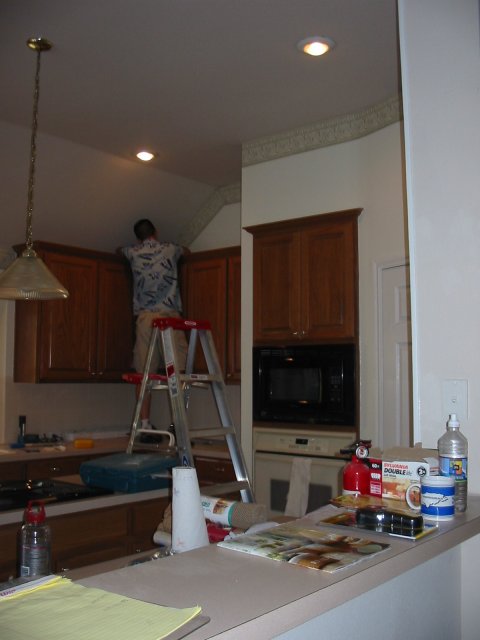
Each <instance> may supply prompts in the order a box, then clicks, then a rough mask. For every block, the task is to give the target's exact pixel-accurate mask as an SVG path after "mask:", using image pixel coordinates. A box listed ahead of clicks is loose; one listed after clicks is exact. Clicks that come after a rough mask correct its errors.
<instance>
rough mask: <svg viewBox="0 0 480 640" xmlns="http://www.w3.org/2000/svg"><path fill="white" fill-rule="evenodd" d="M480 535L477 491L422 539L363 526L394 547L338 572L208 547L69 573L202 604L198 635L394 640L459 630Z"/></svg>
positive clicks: (152, 596)
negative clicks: (464, 570)
mask: <svg viewBox="0 0 480 640" xmlns="http://www.w3.org/2000/svg"><path fill="white" fill-rule="evenodd" d="M325 509H332V507H327V508H325V507H324V508H322V510H319V511H318V512H315V513H314V514H311V515H309V516H306V517H305V518H304V519H302V522H303V523H304V524H308V523H309V522H311V521H312V520H313V521H317V520H319V519H320V517H322V516H321V514H325ZM323 517H324V515H323ZM335 529H336V530H337V531H339V530H340V531H341V532H342V533H345V528H341V527H336V528H335ZM478 533H480V497H478V496H469V506H468V510H467V512H466V513H464V514H460V515H457V516H456V517H455V518H454V519H453V520H452V521H449V522H442V523H440V526H439V530H438V531H437V532H435V533H433V534H430V535H429V536H426V537H425V538H422V539H420V540H417V541H412V540H405V539H400V538H395V537H392V536H386V535H383V534H375V533H374V532H363V533H362V535H363V537H368V538H370V539H372V540H381V541H383V542H388V543H389V544H390V548H389V549H388V550H386V551H384V552H382V553H380V554H378V555H377V556H375V557H373V558H369V559H365V560H364V561H362V562H360V563H358V564H357V565H355V566H353V567H351V568H347V569H343V570H340V571H338V572H336V573H335V574H328V573H325V572H322V571H315V570H311V569H306V568H304V567H299V566H294V565H289V564H286V563H281V562H275V561H273V560H269V559H264V558H259V557H253V556H249V555H247V554H243V553H239V552H236V551H231V550H227V549H222V548H220V547H217V546H216V545H210V546H209V547H206V548H202V549H196V550H194V551H190V552H187V553H183V554H179V555H176V556H170V557H167V558H163V559H161V560H156V561H152V562H146V563H143V564H138V565H136V566H130V567H125V566H124V565H125V561H123V568H115V567H119V566H122V564H121V563H122V561H118V560H117V561H114V562H113V563H103V565H100V566H99V567H98V568H97V569H98V570H99V571H103V573H100V574H99V575H93V576H92V575H91V574H92V573H93V572H95V571H96V568H95V567H90V568H85V569H80V570H78V571H75V572H72V574H71V577H72V578H74V579H78V580H79V582H80V583H81V584H84V585H86V586H91V587H98V588H102V589H105V590H107V591H112V592H115V593H119V594H123V595H126V596H130V597H133V598H137V599H140V600H145V601H149V602H156V603H159V604H162V605H166V606H173V607H190V606H193V605H195V604H199V605H200V606H201V607H202V612H203V613H204V614H205V615H207V616H209V617H210V619H211V620H210V622H209V623H208V624H207V625H205V626H204V627H202V628H200V629H198V630H196V631H194V632H193V633H192V634H191V635H189V638H191V640H205V639H206V638H213V637H215V638H222V639H224V640H227V639H238V638H240V637H242V638H244V637H246V638H248V637H252V638H255V639H256V640H260V639H262V638H263V639H269V638H274V637H275V638H285V639H287V638H289V639H290V638H292V639H293V638H295V639H298V640H300V639H301V640H308V639H309V638H311V639H312V640H313V639H314V638H315V639H316V638H319V637H325V638H326V637H328V638H329V639H330V640H336V639H338V640H340V639H343V638H344V637H345V635H346V634H347V633H351V634H353V635H354V637H355V638H356V640H363V639H365V640H371V638H372V637H380V636H384V635H385V634H387V635H388V637H389V640H396V639H398V640H400V639H403V638H405V636H407V635H408V636H409V637H411V638H415V639H417V638H424V639H425V640H429V639H430V638H436V639H437V640H447V639H450V638H454V637H457V638H459V637H461V610H460V604H461V603H460V579H461V574H460V571H461V569H460V564H461V562H460V560H461V559H460V545H461V544H462V543H463V542H464V541H466V540H468V539H469V538H471V537H473V536H475V535H477V534H478ZM108 568H111V569H114V570H112V571H107V570H108ZM89 571H90V577H85V576H88V575H89ZM104 571H107V572H104ZM132 640H134V639H133V638H132Z"/></svg>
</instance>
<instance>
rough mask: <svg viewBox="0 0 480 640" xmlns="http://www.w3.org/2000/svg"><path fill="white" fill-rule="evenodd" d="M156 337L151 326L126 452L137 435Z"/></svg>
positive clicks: (130, 449)
mask: <svg viewBox="0 0 480 640" xmlns="http://www.w3.org/2000/svg"><path fill="white" fill-rule="evenodd" d="M157 338H158V329H157V327H153V328H152V335H151V337H150V344H149V345H148V351H147V357H146V360H145V371H144V372H143V378H142V383H141V385H140V391H139V393H138V397H137V403H136V405H135V413H134V416H133V423H132V429H131V431H130V439H129V441H128V445H127V453H132V451H133V448H134V446H135V439H136V436H137V430H138V427H139V424H140V415H141V412H142V405H143V400H144V398H145V391H146V390H147V386H148V384H149V381H148V374H149V373H150V367H151V364H152V358H153V352H154V351H155V345H156V341H157Z"/></svg>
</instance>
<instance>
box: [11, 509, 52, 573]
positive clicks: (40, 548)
mask: <svg viewBox="0 0 480 640" xmlns="http://www.w3.org/2000/svg"><path fill="white" fill-rule="evenodd" d="M51 555H52V554H51V532H50V527H49V526H48V524H46V522H45V508H44V506H43V503H42V502H34V501H31V502H29V503H28V506H27V508H26V509H25V518H24V524H23V525H22V529H21V531H20V563H19V564H20V571H19V574H20V576H21V577H28V578H30V577H40V576H48V575H50V573H51Z"/></svg>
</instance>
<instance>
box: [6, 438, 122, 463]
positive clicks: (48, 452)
mask: <svg viewBox="0 0 480 640" xmlns="http://www.w3.org/2000/svg"><path fill="white" fill-rule="evenodd" d="M93 442H94V446H93V447H90V448H89V449H77V448H76V447H75V446H74V444H73V442H59V443H58V444H56V445H45V444H42V443H41V442H39V443H38V444H35V445H32V446H29V447H24V448H23V449H10V447H9V445H8V444H2V445H0V463H2V462H32V461H33V460H46V459H48V458H63V457H70V456H85V455H108V454H109V453H118V452H119V451H125V450H126V448H127V444H128V437H127V436H125V437H123V438H103V439H98V440H94V441H93ZM32 449H33V450H32ZM36 449H39V451H36Z"/></svg>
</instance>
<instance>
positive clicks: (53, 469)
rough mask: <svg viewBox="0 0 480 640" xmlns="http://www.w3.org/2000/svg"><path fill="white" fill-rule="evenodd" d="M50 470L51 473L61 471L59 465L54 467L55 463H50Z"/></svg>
mask: <svg viewBox="0 0 480 640" xmlns="http://www.w3.org/2000/svg"><path fill="white" fill-rule="evenodd" d="M50 471H51V472H52V473H56V472H57V471H61V468H60V467H56V466H55V465H52V466H51V467H50Z"/></svg>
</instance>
